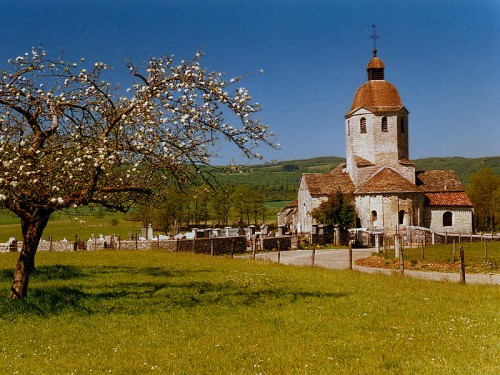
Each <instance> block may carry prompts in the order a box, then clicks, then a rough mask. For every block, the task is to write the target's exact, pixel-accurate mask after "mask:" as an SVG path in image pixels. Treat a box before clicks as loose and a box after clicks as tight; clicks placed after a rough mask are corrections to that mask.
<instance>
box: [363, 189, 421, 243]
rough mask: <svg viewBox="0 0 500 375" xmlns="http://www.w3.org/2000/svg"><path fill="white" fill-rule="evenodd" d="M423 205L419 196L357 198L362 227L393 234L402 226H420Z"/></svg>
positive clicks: (407, 194) (364, 196)
mask: <svg viewBox="0 0 500 375" xmlns="http://www.w3.org/2000/svg"><path fill="white" fill-rule="evenodd" d="M422 203H423V200H422V197H421V196H420V195H418V194H410V193H406V194H400V195H399V196H398V195H362V196H357V197H356V212H357V214H358V217H359V219H360V221H361V227H363V228H374V229H376V228H384V229H385V230H386V232H387V233H391V232H396V231H397V229H398V227H399V226H400V225H420V222H421V217H422ZM400 219H401V222H400Z"/></svg>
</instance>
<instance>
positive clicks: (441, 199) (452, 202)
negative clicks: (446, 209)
mask: <svg viewBox="0 0 500 375" xmlns="http://www.w3.org/2000/svg"><path fill="white" fill-rule="evenodd" d="M425 197H426V198H427V199H426V204H427V205H429V206H462V207H464V206H465V207H472V202H471V201H470V199H469V197H468V196H467V194H465V192H463V191H454V192H447V193H427V194H425Z"/></svg>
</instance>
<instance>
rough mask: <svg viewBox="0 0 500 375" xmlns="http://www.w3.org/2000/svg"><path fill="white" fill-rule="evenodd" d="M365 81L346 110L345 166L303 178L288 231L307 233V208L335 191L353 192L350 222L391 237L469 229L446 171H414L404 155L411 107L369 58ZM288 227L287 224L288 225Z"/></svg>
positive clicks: (465, 208)
mask: <svg viewBox="0 0 500 375" xmlns="http://www.w3.org/2000/svg"><path fill="white" fill-rule="evenodd" d="M366 70H367V72H368V80H367V82H365V83H364V84H363V85H362V86H361V87H359V88H358V90H357V91H356V93H355V94H354V99H353V101H352V105H351V108H350V109H349V110H348V112H347V113H346V115H345V133H346V163H345V164H341V165H339V166H338V167H336V168H335V169H333V170H332V171H331V172H330V173H306V174H304V175H303V176H302V179H301V182H300V187H299V192H298V201H297V202H296V207H294V209H292V210H291V207H288V208H287V212H293V213H294V215H295V216H294V217H293V218H292V219H291V223H293V224H292V225H291V228H290V230H294V231H297V232H299V233H310V232H311V230H312V225H313V224H314V223H313V219H312V217H311V215H310V213H311V211H312V210H313V209H314V208H315V207H317V206H319V204H320V203H321V202H322V201H324V200H326V199H327V197H328V195H329V194H331V193H333V192H335V191H338V190H340V191H342V192H343V193H347V194H353V195H354V198H355V205H356V211H357V223H356V227H358V228H366V229H367V230H376V231H382V230H383V231H384V232H385V233H386V234H387V235H390V234H394V233H395V232H397V231H398V230H400V229H402V227H406V226H415V227H425V228H429V229H431V230H434V231H436V232H441V233H445V232H447V233H463V234H465V233H472V215H473V207H472V203H471V201H470V200H469V198H468V197H467V195H466V193H465V191H464V187H463V186H462V184H461V182H460V181H459V179H458V177H457V175H456V174H455V172H454V171H452V170H430V171H416V170H415V165H414V164H413V162H412V161H411V160H410V159H409V144H408V133H409V131H410V122H409V112H408V110H407V108H406V107H405V106H404V105H403V102H402V101H401V98H400V96H399V93H398V90H397V89H396V87H395V86H394V85H392V84H391V83H389V82H387V81H386V80H385V74H384V63H383V61H382V60H381V59H379V58H378V57H377V51H376V50H375V49H374V51H373V57H372V59H371V60H370V62H369V63H368V66H367V69H366ZM292 226H293V227H292Z"/></svg>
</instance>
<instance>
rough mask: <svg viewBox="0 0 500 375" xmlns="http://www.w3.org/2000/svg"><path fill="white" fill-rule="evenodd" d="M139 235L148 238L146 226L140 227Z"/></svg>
mask: <svg viewBox="0 0 500 375" xmlns="http://www.w3.org/2000/svg"><path fill="white" fill-rule="evenodd" d="M141 237H144V238H148V228H141Z"/></svg>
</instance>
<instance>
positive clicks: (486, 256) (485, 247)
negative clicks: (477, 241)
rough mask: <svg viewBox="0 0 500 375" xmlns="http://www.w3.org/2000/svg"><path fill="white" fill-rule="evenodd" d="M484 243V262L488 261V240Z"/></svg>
mask: <svg viewBox="0 0 500 375" xmlns="http://www.w3.org/2000/svg"><path fill="white" fill-rule="evenodd" d="M483 243H484V260H485V261H487V260H488V244H487V243H486V238H485V239H484V241H483Z"/></svg>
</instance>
